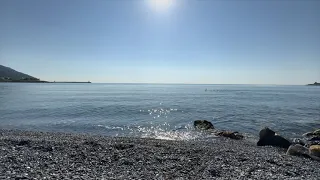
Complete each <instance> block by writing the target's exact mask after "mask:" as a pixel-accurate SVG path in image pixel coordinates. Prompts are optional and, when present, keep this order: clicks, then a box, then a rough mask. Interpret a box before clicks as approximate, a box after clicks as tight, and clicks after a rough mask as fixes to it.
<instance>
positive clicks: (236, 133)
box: [216, 131, 243, 140]
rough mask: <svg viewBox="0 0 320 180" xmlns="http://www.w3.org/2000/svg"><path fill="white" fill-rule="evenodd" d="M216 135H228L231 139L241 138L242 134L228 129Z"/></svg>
mask: <svg viewBox="0 0 320 180" xmlns="http://www.w3.org/2000/svg"><path fill="white" fill-rule="evenodd" d="M216 135H217V136H223V137H228V138H231V139H236V140H239V139H243V135H241V134H239V133H238V132H230V131H222V132H219V133H217V134H216Z"/></svg>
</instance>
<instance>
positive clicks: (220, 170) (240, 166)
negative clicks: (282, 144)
mask: <svg viewBox="0 0 320 180" xmlns="http://www.w3.org/2000/svg"><path fill="white" fill-rule="evenodd" d="M319 169H320V162H319V161H316V160H312V159H310V158H305V157H297V156H290V155H286V150H283V149H281V148H276V147H270V146H265V147H258V146H256V145H255V144H254V143H252V142H249V141H246V139H243V140H232V139H228V138H225V137H217V138H212V139H210V140H206V141H191V140H190V141H170V140H157V139H147V138H134V137H107V136H96V135H89V134H67V133H52V132H30V131H20V130H4V129H2V130H0V179H310V180H312V179H319V177H320V171H319Z"/></svg>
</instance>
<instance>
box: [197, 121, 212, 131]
mask: <svg viewBox="0 0 320 180" xmlns="http://www.w3.org/2000/svg"><path fill="white" fill-rule="evenodd" d="M193 125H194V128H196V129H201V130H209V129H214V126H213V124H212V123H211V122H209V121H207V120H196V121H194V122H193Z"/></svg>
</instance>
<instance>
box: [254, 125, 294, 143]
mask: <svg viewBox="0 0 320 180" xmlns="http://www.w3.org/2000/svg"><path fill="white" fill-rule="evenodd" d="M259 135H260V139H259V141H258V142H257V145H258V146H275V147H281V148H289V146H290V145H291V142H290V141H288V140H287V139H285V138H283V137H281V136H279V135H276V133H275V132H274V131H272V130H271V129H269V128H267V127H266V128H264V129H262V130H261V131H260V133H259Z"/></svg>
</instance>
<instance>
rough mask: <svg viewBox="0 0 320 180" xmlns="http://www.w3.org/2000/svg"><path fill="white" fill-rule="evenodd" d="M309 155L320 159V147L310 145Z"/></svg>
mask: <svg viewBox="0 0 320 180" xmlns="http://www.w3.org/2000/svg"><path fill="white" fill-rule="evenodd" d="M309 154H310V155H312V156H316V157H319V158H320V145H312V146H310V148H309Z"/></svg>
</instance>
